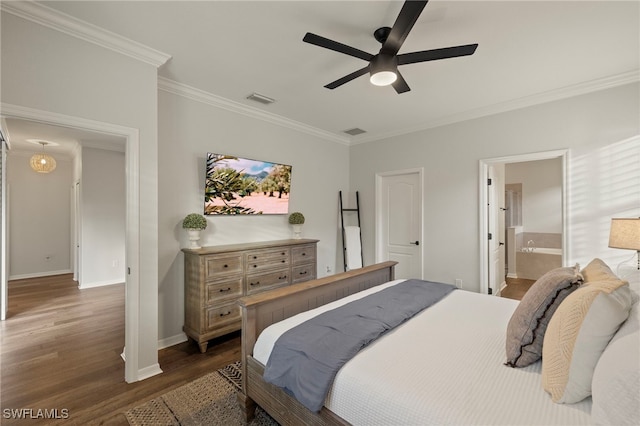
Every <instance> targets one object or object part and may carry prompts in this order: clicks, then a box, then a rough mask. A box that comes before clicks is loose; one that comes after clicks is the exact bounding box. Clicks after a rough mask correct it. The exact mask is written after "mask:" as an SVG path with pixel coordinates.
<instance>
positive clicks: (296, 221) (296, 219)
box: [289, 212, 304, 225]
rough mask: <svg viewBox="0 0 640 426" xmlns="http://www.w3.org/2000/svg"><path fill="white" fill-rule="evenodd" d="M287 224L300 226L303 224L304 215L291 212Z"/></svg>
mask: <svg viewBox="0 0 640 426" xmlns="http://www.w3.org/2000/svg"><path fill="white" fill-rule="evenodd" d="M289 223H290V224H292V225H302V224H303V223H304V215H303V214H302V213H300V212H293V213H291V214H290V215H289Z"/></svg>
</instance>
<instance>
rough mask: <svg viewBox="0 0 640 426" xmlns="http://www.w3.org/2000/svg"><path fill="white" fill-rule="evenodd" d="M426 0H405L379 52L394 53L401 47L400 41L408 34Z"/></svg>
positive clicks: (402, 41)
mask: <svg viewBox="0 0 640 426" xmlns="http://www.w3.org/2000/svg"><path fill="white" fill-rule="evenodd" d="M427 2H428V0H425V1H412V0H407V1H405V2H404V5H403V6H402V9H401V10H400V13H399V14H398V17H397V18H396V22H395V23H394V24H393V27H392V28H391V32H389V36H387V40H386V41H385V42H384V44H383V45H382V49H380V52H384V53H387V54H390V55H395V54H397V53H398V51H399V50H400V47H402V43H404V40H405V39H406V38H407V36H408V35H409V31H411V28H413V26H414V25H415V23H416V21H417V20H418V18H419V17H420V13H422V10H423V9H424V7H425V6H426V5H427Z"/></svg>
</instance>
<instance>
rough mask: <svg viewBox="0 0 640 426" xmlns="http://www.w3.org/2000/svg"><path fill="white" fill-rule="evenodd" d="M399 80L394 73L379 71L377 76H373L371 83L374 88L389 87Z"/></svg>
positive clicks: (370, 79)
mask: <svg viewBox="0 0 640 426" xmlns="http://www.w3.org/2000/svg"><path fill="white" fill-rule="evenodd" d="M397 79H398V76H397V75H396V73H395V72H393V71H378V72H377V73H375V74H371V77H370V78H369V81H371V84H373V85H374V86H388V85H390V84H392V83H393V82H394V81H396V80H397Z"/></svg>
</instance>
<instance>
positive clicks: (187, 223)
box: [182, 213, 207, 249]
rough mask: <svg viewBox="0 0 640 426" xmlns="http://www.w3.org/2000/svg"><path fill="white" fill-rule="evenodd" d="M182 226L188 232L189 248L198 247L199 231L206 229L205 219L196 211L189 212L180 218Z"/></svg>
mask: <svg viewBox="0 0 640 426" xmlns="http://www.w3.org/2000/svg"><path fill="white" fill-rule="evenodd" d="M182 227H183V228H184V229H186V230H187V232H188V233H189V241H190V245H189V248H192V249H199V248H200V245H198V240H200V231H202V230H203V229H207V219H205V217H204V216H202V215H201V214H198V213H189V214H188V215H186V216H185V218H184V219H183V220H182Z"/></svg>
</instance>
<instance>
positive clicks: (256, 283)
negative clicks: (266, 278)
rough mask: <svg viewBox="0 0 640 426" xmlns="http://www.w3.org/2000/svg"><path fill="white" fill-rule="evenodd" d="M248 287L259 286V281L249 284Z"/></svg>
mask: <svg viewBox="0 0 640 426" xmlns="http://www.w3.org/2000/svg"><path fill="white" fill-rule="evenodd" d="M249 285H260V281H256V282H255V283H249Z"/></svg>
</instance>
